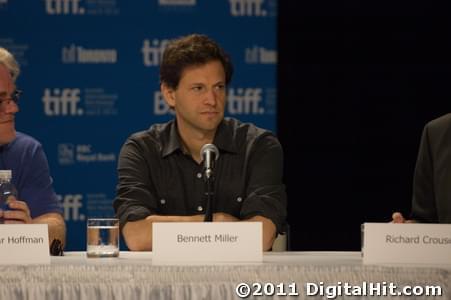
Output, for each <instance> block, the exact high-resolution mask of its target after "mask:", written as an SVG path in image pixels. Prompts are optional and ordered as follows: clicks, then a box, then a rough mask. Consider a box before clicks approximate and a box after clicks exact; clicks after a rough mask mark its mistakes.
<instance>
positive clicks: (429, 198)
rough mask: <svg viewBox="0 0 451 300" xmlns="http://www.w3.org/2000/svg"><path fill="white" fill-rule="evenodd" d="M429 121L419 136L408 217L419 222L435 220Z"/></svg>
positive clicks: (436, 217)
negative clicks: (409, 214) (410, 208)
mask: <svg viewBox="0 0 451 300" xmlns="http://www.w3.org/2000/svg"><path fill="white" fill-rule="evenodd" d="M430 125H431V123H428V124H427V125H426V126H425V127H424V130H423V134H422V136H421V142H420V148H419V151H418V157H417V161H416V164H415V174H414V180H413V197H412V213H411V216H410V218H412V219H416V220H418V221H420V222H437V221H438V216H437V208H436V206H435V189H434V171H433V154H432V151H431V146H432V143H431V140H430V139H431V132H430V131H431V128H430V127H431V126H430Z"/></svg>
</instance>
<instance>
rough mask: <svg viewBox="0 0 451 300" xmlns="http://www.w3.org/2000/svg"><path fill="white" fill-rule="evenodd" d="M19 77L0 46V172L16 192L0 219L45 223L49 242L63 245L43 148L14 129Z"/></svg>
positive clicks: (57, 204) (57, 205) (63, 228)
mask: <svg viewBox="0 0 451 300" xmlns="http://www.w3.org/2000/svg"><path fill="white" fill-rule="evenodd" d="M19 74H20V68H19V64H18V63H17V61H16V59H15V58H14V56H13V55H12V54H11V53H10V52H8V50H6V49H4V48H1V47H0V170H11V171H12V180H11V182H12V183H13V184H14V185H15V186H16V188H17V191H18V196H17V198H18V199H15V198H14V199H12V200H11V201H9V202H8V206H9V209H8V210H3V211H2V210H0V218H2V219H3V220H4V223H5V224H48V228H49V242H50V243H52V241H53V240H59V241H60V242H61V243H62V244H63V245H64V244H65V236H66V226H65V222H64V219H63V216H62V206H61V204H60V201H58V198H57V196H56V194H55V192H54V190H53V186H52V182H53V181H52V178H51V177H50V172H49V166H48V162H47V158H46V156H45V153H44V150H43V149H42V145H41V144H40V143H39V142H38V141H37V140H35V139H34V138H32V137H31V136H28V135H26V134H24V133H20V132H16V129H15V114H16V113H17V112H18V111H19V106H18V101H19V96H20V91H19V90H18V89H17V87H16V80H17V77H18V76H19Z"/></svg>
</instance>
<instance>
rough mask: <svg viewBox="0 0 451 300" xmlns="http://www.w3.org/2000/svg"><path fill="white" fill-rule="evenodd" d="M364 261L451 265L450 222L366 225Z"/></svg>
mask: <svg viewBox="0 0 451 300" xmlns="http://www.w3.org/2000/svg"><path fill="white" fill-rule="evenodd" d="M362 252H363V263H364V264H377V263H406V264H448V265H450V264H451V225H450V224H393V223H365V224H363V247H362Z"/></svg>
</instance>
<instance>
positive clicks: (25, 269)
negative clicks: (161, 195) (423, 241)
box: [0, 251, 451, 300]
mask: <svg viewBox="0 0 451 300" xmlns="http://www.w3.org/2000/svg"><path fill="white" fill-rule="evenodd" d="M390 285H392V286H396V288H397V290H396V293H402V295H401V294H399V295H398V294H397V295H392V294H390V293H389V291H391V290H389V287H390ZM426 286H435V287H437V286H438V287H440V293H441V296H433V295H426ZM384 287H385V296H384ZM405 287H410V294H412V291H415V292H416V293H417V294H418V295H415V296H409V295H408V294H407V293H408V292H409V290H405V291H406V292H405V291H404V288H405ZM321 291H322V292H321ZM351 291H352V292H353V293H354V294H350V292H351ZM400 291H402V292H400ZM420 291H422V293H423V295H420V294H421V293H419V292H420ZM404 292H405V293H404ZM237 293H240V295H241V297H239V296H238V295H237ZM371 293H372V294H371ZM377 293H379V295H377ZM248 294H249V295H248ZM333 296H336V298H335V299H451V264H450V265H441V266H439V265H421V264H418V265H364V264H362V258H361V253H360V252H268V253H264V255H263V262H259V263H246V264H243V263H240V264H232V263H215V264H191V265H190V264H176V265H156V264H155V263H152V252H128V251H123V252H120V255H119V257H117V258H87V257H86V253H85V252H67V253H65V254H64V256H60V257H51V263H50V264H49V265H27V266H22V265H21V266H13V265H3V266H0V299H142V300H144V299H146V300H147V299H240V298H246V297H249V298H254V299H334V297H333Z"/></svg>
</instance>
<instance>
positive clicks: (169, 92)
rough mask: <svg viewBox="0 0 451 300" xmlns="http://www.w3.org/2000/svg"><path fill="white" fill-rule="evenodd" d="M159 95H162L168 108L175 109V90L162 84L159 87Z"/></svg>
mask: <svg viewBox="0 0 451 300" xmlns="http://www.w3.org/2000/svg"><path fill="white" fill-rule="evenodd" d="M160 90H161V94H162V95H163V98H164V100H165V101H166V103H167V104H168V105H169V107H171V108H174V107H175V90H174V89H173V88H171V87H169V86H167V85H166V84H164V83H162V84H161V85H160Z"/></svg>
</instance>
